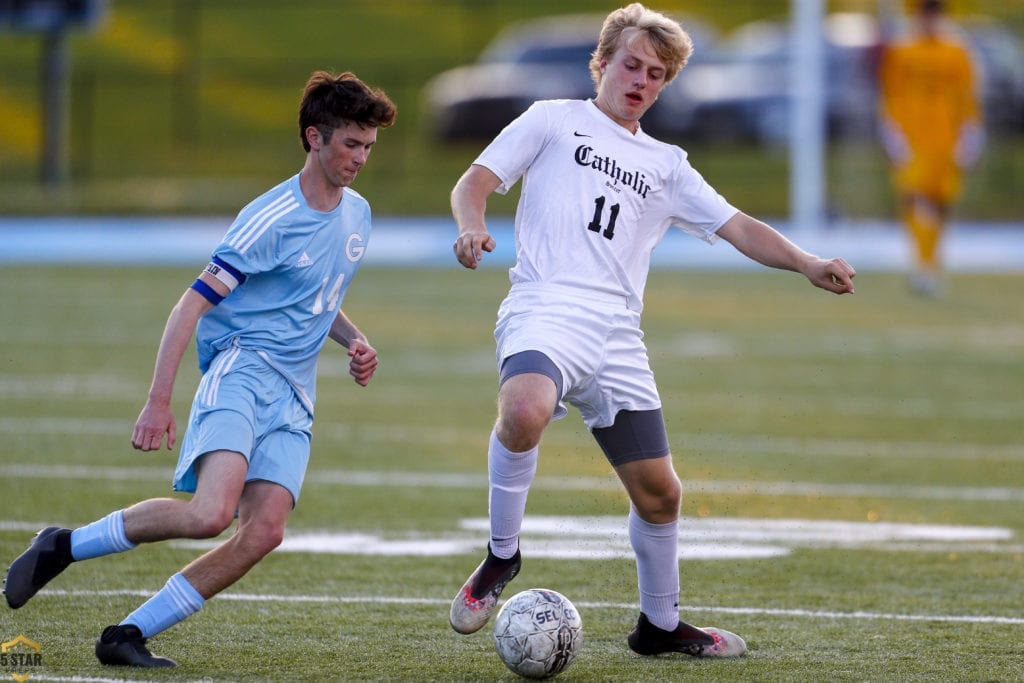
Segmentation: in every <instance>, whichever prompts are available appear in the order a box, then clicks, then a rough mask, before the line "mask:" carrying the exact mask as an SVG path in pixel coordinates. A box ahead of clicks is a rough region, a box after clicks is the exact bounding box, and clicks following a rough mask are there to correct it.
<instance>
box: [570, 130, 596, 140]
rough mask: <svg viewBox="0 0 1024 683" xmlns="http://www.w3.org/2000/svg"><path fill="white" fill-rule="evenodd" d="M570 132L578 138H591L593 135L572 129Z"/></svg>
mask: <svg viewBox="0 0 1024 683" xmlns="http://www.w3.org/2000/svg"><path fill="white" fill-rule="evenodd" d="M572 134H573V135H575V136H576V137H578V138H592V137H594V136H593V135H587V134H586V133H581V132H579V131H578V130H574V131H573V132H572Z"/></svg>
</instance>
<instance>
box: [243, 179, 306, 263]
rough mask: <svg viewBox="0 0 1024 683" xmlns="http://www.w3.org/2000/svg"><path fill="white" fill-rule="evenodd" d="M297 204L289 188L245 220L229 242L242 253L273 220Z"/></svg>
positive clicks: (296, 206) (294, 207)
mask: <svg viewBox="0 0 1024 683" xmlns="http://www.w3.org/2000/svg"><path fill="white" fill-rule="evenodd" d="M298 206H299V202H298V201H297V200H296V199H295V196H294V195H292V193H291V190H288V191H286V192H285V193H284V194H283V195H281V196H280V197H278V198H277V199H275V200H274V201H273V202H271V203H270V204H268V205H266V206H265V207H263V208H262V209H260V210H259V211H257V212H256V215H254V216H253V217H252V218H250V219H249V220H248V222H246V224H245V225H244V226H242V229H241V230H239V231H238V234H237V235H236V236H235V237H234V239H232V240H231V241H230V242H229V244H230V245H231V246H232V247H233V248H235V249H237V250H238V251H239V253H242V254H244V253H245V252H246V251H248V249H249V247H251V246H252V245H253V244H254V243H255V242H256V240H258V239H259V238H260V236H261V235H262V234H263V233H264V232H266V231H267V228H269V227H270V226H271V225H272V224H273V223H274V221H276V220H277V219H278V218H280V217H281V216H284V215H285V214H287V213H288V212H289V211H291V210H292V209H296V208H298Z"/></svg>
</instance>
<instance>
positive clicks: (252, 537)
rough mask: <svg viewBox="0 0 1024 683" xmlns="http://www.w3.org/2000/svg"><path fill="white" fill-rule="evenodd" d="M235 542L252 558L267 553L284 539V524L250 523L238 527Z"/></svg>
mask: <svg viewBox="0 0 1024 683" xmlns="http://www.w3.org/2000/svg"><path fill="white" fill-rule="evenodd" d="M236 540H237V542H238V544H239V546H240V547H241V548H244V552H246V553H247V554H248V555H250V556H251V557H252V558H253V560H254V561H255V560H259V559H260V558H262V557H263V556H265V555H267V554H269V553H270V552H271V551H273V550H274V549H275V548H277V547H278V546H279V545H281V542H282V541H284V525H283V524H273V523H250V524H246V525H244V526H242V527H240V528H239V530H238V534H237V539H236Z"/></svg>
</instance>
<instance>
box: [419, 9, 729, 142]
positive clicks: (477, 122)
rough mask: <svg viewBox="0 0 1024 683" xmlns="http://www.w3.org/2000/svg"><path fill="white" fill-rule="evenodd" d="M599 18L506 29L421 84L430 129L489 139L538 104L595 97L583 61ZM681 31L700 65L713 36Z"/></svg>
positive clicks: (692, 28) (452, 136) (697, 28)
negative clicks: (472, 57) (470, 58)
mask: <svg viewBox="0 0 1024 683" xmlns="http://www.w3.org/2000/svg"><path fill="white" fill-rule="evenodd" d="M603 21H604V15H599V14H582V15H564V16H556V17H546V18H542V19H533V20H528V21H525V22H520V23H516V24H513V25H510V26H509V27H507V28H506V29H504V30H503V31H501V32H500V33H499V34H498V35H497V36H496V37H495V38H494V40H492V41H491V43H490V44H489V45H488V46H487V47H486V48H485V49H484V51H483V52H482V53H481V54H480V57H479V58H478V59H477V61H476V63H474V64H471V65H466V66H459V67H456V68H454V69H450V70H448V71H445V72H442V73H440V74H438V75H437V76H435V77H434V78H432V79H431V80H430V81H429V82H428V83H427V84H426V85H425V86H424V93H425V104H426V112H427V115H428V116H429V117H430V119H431V120H432V128H433V130H434V132H435V133H436V134H437V136H438V137H440V138H441V139H442V140H480V139H490V138H492V137H494V136H495V135H496V134H497V133H498V132H500V131H501V129H502V128H504V127H505V126H506V125H507V124H508V123H510V122H511V121H512V120H513V119H515V118H516V117H517V116H519V115H520V114H522V113H523V112H524V111H526V110H527V109H528V108H529V106H530V105H531V104H533V103H534V102H535V101H537V100H546V99H563V98H564V99H586V98H589V97H592V96H593V95H594V83H593V81H592V80H591V78H590V69H589V68H588V64H589V63H590V56H591V53H592V52H593V51H594V48H595V47H596V45H597V36H598V33H599V32H600V30H601V23H602V22H603ZM683 26H684V27H685V28H686V30H687V32H688V33H689V34H690V37H691V38H692V40H693V43H694V55H693V57H692V58H691V63H693V62H700V61H701V59H702V58H703V57H704V56H705V55H706V54H708V53H709V52H710V50H711V47H710V46H711V44H712V42H713V35H714V33H713V32H712V31H711V30H710V29H709V28H708V27H706V26H705V25H703V24H701V23H699V22H696V21H684V22H683ZM687 68H689V67H687ZM685 72H686V69H684V70H683V73H685ZM676 80H678V79H676ZM674 85H675V83H673V84H672V85H671V86H670V87H672V86H674ZM659 106H660V105H659V103H655V105H654V106H653V107H652V108H651V111H650V112H648V115H647V116H648V117H652V115H653V114H654V112H655V110H656V109H657V108H658V107H659ZM655 118H656V117H652V120H654V119H655ZM644 128H645V129H648V127H647V118H646V117H645V119H644Z"/></svg>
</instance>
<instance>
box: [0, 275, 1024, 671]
mask: <svg viewBox="0 0 1024 683" xmlns="http://www.w3.org/2000/svg"><path fill="white" fill-rule="evenodd" d="M198 267H199V266H198V265H197V267H196V268H194V269H188V268H186V269H180V268H166V269H155V270H148V269H147V270H141V269H139V270H132V269H105V268H62V269H59V270H58V269H54V268H47V269H45V270H44V269H39V268H33V267H4V268H0V291H2V292H3V295H2V297H0V442H2V444H3V446H2V448H0V499H2V500H3V501H4V505H3V513H2V514H0V563H2V564H6V563H8V562H9V561H10V560H11V559H13V558H14V557H15V556H16V555H17V554H18V553H19V552H20V551H21V550H22V549H23V547H24V546H25V544H26V543H27V542H28V541H29V539H30V538H31V536H32V534H34V533H35V531H36V530H37V529H38V528H40V527H42V526H44V525H47V524H51V523H59V524H64V525H69V526H73V525H80V524H83V523H86V522H90V521H92V520H94V519H96V518H98V517H99V516H101V515H104V514H106V513H107V512H109V511H110V510H113V509H115V508H118V507H123V506H125V505H127V504H130V503H132V502H134V501H136V500H138V499H140V498H142V497H150V496H159V495H169V493H170V492H169V484H168V480H169V477H170V471H171V468H172V465H173V462H174V457H175V454H170V453H167V452H166V451H165V452H162V453H159V454H155V453H149V454H142V453H137V452H135V451H133V450H132V449H131V447H130V445H129V436H130V433H131V428H132V424H133V421H134V419H135V417H136V415H137V414H138V411H139V409H140V408H141V406H142V401H143V399H144V396H145V392H146V389H147V387H148V384H149V377H150V373H151V370H152V362H153V356H154V353H155V350H156V344H157V340H158V338H159V335H160V332H161V329H162V326H163V323H164V320H165V319H166V315H167V312H168V310H169V309H170V307H171V305H172V304H173V303H174V302H175V301H176V300H177V297H178V296H179V295H180V293H181V292H182V291H183V290H184V288H185V287H186V286H187V285H188V283H189V282H191V280H192V278H193V277H194V276H195V273H196V272H197V270H198ZM857 285H858V289H857V294H856V295H855V296H853V297H834V296H832V295H829V294H826V293H824V292H821V291H818V290H814V289H812V288H811V287H810V286H808V285H806V284H805V283H804V282H803V281H802V278H800V277H799V276H796V275H793V274H788V273H778V272H771V271H754V272H743V273H733V272H670V271H659V272H655V273H654V274H653V275H652V278H651V282H650V287H649V291H648V297H647V312H646V314H645V318H646V324H645V329H646V331H647V341H648V344H649V348H650V352H651V357H652V360H653V363H654V365H655V369H656V372H658V374H659V380H660V388H661V393H662V397H663V399H664V401H665V416H666V420H667V423H668V427H669V433H670V438H671V442H672V446H673V450H674V453H675V459H676V467H677V469H678V471H679V473H680V475H681V476H682V478H683V480H684V482H685V486H686V489H685V495H684V503H683V514H684V517H685V519H684V523H683V530H684V536H683V542H682V544H681V548H682V551H683V560H682V562H681V569H682V585H683V593H682V597H681V600H682V603H683V605H684V613H685V618H687V619H688V620H689V621H691V622H693V623H696V624H699V625H718V626H721V627H724V628H727V629H729V630H733V631H735V632H737V633H739V634H741V635H743V636H744V637H745V638H746V639H747V643H748V645H749V647H750V652H749V654H748V656H746V657H745V658H743V659H742V660H739V661H705V660H693V659H690V658H686V657H684V656H682V655H680V656H679V657H678V658H677V657H662V658H657V659H645V658H640V657H637V656H635V655H633V654H632V653H631V652H630V651H629V650H628V649H627V647H626V644H625V636H626V633H627V632H628V631H629V629H630V628H631V627H632V625H633V623H634V622H635V619H636V616H637V611H638V607H637V600H638V598H637V594H636V577H635V573H634V567H633V564H632V561H631V560H630V559H628V547H627V546H626V545H625V543H626V541H625V540H624V537H623V536H622V532H624V529H625V514H626V510H627V502H626V499H625V497H624V495H623V494H622V493H621V492H620V491H619V490H618V489H617V487H616V486H615V483H614V480H613V478H612V476H611V475H610V473H609V468H608V466H607V465H606V463H605V461H604V460H603V457H602V456H601V455H600V453H599V451H598V449H597V448H596V446H595V445H593V444H592V442H591V440H590V438H589V436H588V435H587V434H586V432H585V430H584V429H583V427H582V425H581V423H580V421H579V417H578V414H577V413H576V412H575V411H571V412H570V416H569V418H568V419H566V420H563V421H561V422H559V423H556V424H555V425H553V426H552V428H551V429H550V430H549V432H548V434H547V436H546V438H545V441H544V443H543V445H542V451H541V453H542V454H541V463H540V469H539V473H538V479H537V482H536V485H535V488H534V490H533V493H532V494H531V500H530V504H529V507H528V519H527V523H526V530H525V531H524V535H523V546H522V548H523V553H524V559H525V562H524V568H523V571H522V573H521V574H520V576H519V578H517V579H516V581H515V582H514V583H513V584H511V586H510V588H509V589H508V590H510V591H514V590H515V589H525V588H528V587H532V586H542V587H548V588H552V589H555V590H558V591H560V592H562V593H564V594H565V595H567V596H568V597H569V598H570V599H572V600H573V601H574V602H575V604H576V606H577V607H578V608H579V610H580V612H581V614H582V617H583V622H584V630H585V637H584V645H583V650H582V653H581V655H580V657H579V659H578V660H577V661H576V662H575V663H574V664H573V665H572V667H571V668H570V669H569V670H568V671H567V672H566V673H565V674H563V676H562V677H561V680H566V681H569V680H588V681H589V680H606V681H663V680H691V679H692V680H708V681H735V680H756V681H867V680H872V681H873V680H898V681H933V680H950V681H953V680H955V681H979V680H989V681H1011V680H1020V679H1022V678H1024V638H1022V637H1021V633H1022V627H1024V597H1022V592H1021V588H1020V586H1021V585H1022V581H1024V541H1022V534H1024V518H1022V516H1021V510H1022V509H1024V505H1022V504H1024V427H1022V422H1021V415H1022V414H1024V389H1022V387H1024V299H1022V298H1021V296H1020V292H1021V289H1022V285H1024V280H1022V278H1021V277H1019V276H996V275H966V274H961V275H956V276H954V277H952V278H951V280H950V282H949V288H948V292H947V294H946V296H945V297H944V298H942V299H938V300H933V301H929V300H921V299H916V298H913V297H911V296H910V295H909V294H908V293H906V291H905V288H904V286H903V282H902V280H900V279H899V278H898V277H897V276H896V275H892V274H880V273H871V272H865V273H861V275H860V276H859V277H858V279H857ZM505 286H506V277H505V274H504V271H503V270H500V269H485V270H481V271H479V272H469V271H463V270H461V269H458V268H457V267H456V266H454V264H453V267H452V268H450V269H437V270H394V269H374V268H365V269H364V270H363V271H362V273H361V274H360V275H359V278H358V279H357V281H356V282H355V283H354V284H353V285H352V287H351V289H350V290H349V294H348V299H347V301H346V303H345V309H346V311H347V312H348V313H349V314H350V315H351V316H352V317H353V318H354V319H355V320H356V321H357V322H358V323H359V324H360V325H361V326H362V327H363V328H364V330H365V331H366V332H367V333H368V334H369V335H370V337H371V340H372V341H373V342H374V343H375V345H376V346H377V348H378V350H379V351H380V353H381V365H380V368H379V370H378V373H377V376H376V377H375V379H374V381H373V382H372V384H371V385H370V387H368V388H365V389H362V388H359V387H357V386H356V385H355V384H354V383H353V382H352V381H351V380H350V378H349V377H348V375H347V372H346V371H347V367H346V358H345V356H344V355H343V353H341V351H340V349H337V348H333V349H328V351H327V352H326V354H325V356H324V357H323V360H322V362H321V381H320V387H319V393H320V403H319V405H318V421H317V426H316V427H315V434H316V438H315V439H314V442H313V459H312V463H311V467H310V471H309V473H308V476H307V480H306V486H305V489H304V491H303V497H302V499H301V501H300V503H299V507H298V508H297V509H296V512H295V514H294V516H293V518H292V522H291V526H290V529H289V536H288V539H287V540H286V546H287V547H290V548H291V550H288V549H287V547H286V548H282V549H280V550H279V551H277V552H275V553H273V554H272V555H271V556H269V557H268V558H267V559H266V560H265V561H264V562H263V563H262V564H261V565H259V566H257V567H256V569H254V570H253V571H252V572H251V573H250V574H249V575H248V576H247V577H246V578H244V579H243V580H242V581H241V582H240V583H238V584H237V585H236V586H234V587H233V588H232V589H230V590H229V591H228V592H226V593H225V594H223V595H222V596H220V597H218V598H216V599H214V600H212V601H210V602H209V603H208V604H207V606H206V607H205V608H204V609H203V610H202V611H201V612H200V613H199V614H197V615H195V616H194V617H193V618H192V619H190V620H189V621H188V622H187V623H185V624H183V625H179V626H178V627H175V628H173V629H171V630H169V631H167V632H165V633H163V634H161V635H159V636H157V637H156V638H155V639H153V640H152V641H151V643H150V646H151V647H152V649H153V651H154V652H155V653H157V654H161V655H166V656H170V657H173V658H175V659H177V660H178V661H179V663H180V666H179V667H178V668H177V669H174V670H162V671H140V670H112V669H109V668H105V667H102V666H100V665H99V664H97V663H96V661H95V658H94V656H93V654H92V648H93V642H94V640H95V638H96V637H97V635H98V634H99V632H100V631H101V630H102V628H103V627H104V626H106V625H107V624H111V623H116V622H117V621H119V620H120V619H121V618H122V617H123V616H125V615H126V614H127V613H128V612H130V611H131V610H132V609H134V608H135V607H136V606H137V605H138V604H139V603H140V602H141V601H142V599H143V598H144V597H145V596H147V595H149V594H151V593H152V592H154V591H156V590H158V589H159V588H160V587H161V586H162V585H163V583H164V581H165V580H166V579H167V577H168V576H169V575H170V574H171V573H173V572H174V571H176V570H177V569H178V568H179V567H180V566H182V565H184V564H185V563H186V562H188V561H189V560H190V559H191V558H193V557H194V556H195V555H196V554H197V553H198V552H199V550H198V549H197V548H195V547H189V546H186V545H184V544H159V545H155V546H149V547H143V548H139V549H136V550H135V551H133V552H130V553H126V554H122V555H118V556H115V557H107V558H102V559H98V560H94V561H91V562H86V563H82V564H79V565H74V566H72V567H70V568H69V569H68V570H67V572H66V573H65V574H64V575H62V576H61V577H60V578H58V579H57V580H56V581H54V582H53V583H52V584H51V585H50V586H49V587H48V588H47V589H46V590H45V591H44V592H42V593H41V594H40V595H39V596H37V597H36V598H35V599H34V600H33V601H32V602H30V603H29V604H28V605H26V606H25V607H24V608H22V609H21V610H18V611H16V612H14V611H11V610H8V609H7V608H6V606H0V640H3V641H10V640H12V639H14V638H15V637H16V636H18V635H24V636H26V637H27V638H30V639H32V640H34V641H36V642H38V643H39V644H40V645H41V647H42V661H43V666H42V667H35V668H32V669H30V670H29V669H20V670H19V669H15V668H10V667H7V668H3V669H0V678H5V677H6V676H7V675H13V674H19V675H23V674H26V673H27V674H30V676H31V678H30V680H33V681H35V680H40V681H41V680H59V681H109V680H147V681H149V680H153V681H198V680H216V681H226V680H233V681H271V680H273V681H332V680H379V679H387V680H409V681H422V680H445V681H462V680H511V674H509V672H507V671H506V669H505V668H504V666H503V665H502V664H501V662H500V661H499V660H498V658H497V655H496V654H495V652H494V649H493V646H492V644H491V639H490V630H489V629H485V630H484V631H482V632H480V633H478V634H476V635H473V636H468V637H464V636H458V635H456V634H455V633H454V632H453V631H452V630H451V629H450V628H449V626H448V623H447V611H448V601H449V600H450V599H451V597H452V595H454V593H455V591H456V590H457V589H458V588H459V586H460V585H461V583H462V581H463V580H464V578H465V576H466V575H467V574H468V573H469V572H470V571H471V570H472V569H473V568H474V567H475V566H476V564H477V562H478V561H479V559H480V555H481V551H482V548H483V544H484V542H485V536H486V535H485V533H484V532H482V531H480V530H479V524H481V522H482V520H483V518H484V517H485V515H486V490H485V486H484V482H485V450H484V449H485V445H486V439H487V435H488V430H489V426H490V423H491V420H492V419H493V403H494V390H495V386H494V372H493V346H492V340H491V326H492V323H493V319H494V314H495V310H496V307H497V305H498V302H499V301H500V299H501V297H502V296H503V294H504V291H505ZM196 380H197V373H196V370H195V369H194V353H192V354H190V355H189V357H188V359H187V362H186V366H185V368H184V370H183V371H182V373H181V375H180V377H179V383H178V392H177V395H176V406H177V416H178V419H179V422H184V420H185V418H186V413H187V407H188V404H189V401H190V399H191V393H192V390H193V388H194V384H195V382H196ZM541 516H544V517H546V518H553V519H550V520H548V521H551V522H552V523H553V525H554V526H555V527H556V528H557V529H560V530H561V531H552V530H551V529H550V528H548V527H545V526H544V525H543V524H541V523H542V522H543V521H545V520H543V519H540V517H541ZM787 520H788V521H787ZM616 525H618V526H616ZM608 529H611V531H609V530H608ZM616 530H617V531H616ZM314 534H319V535H317V536H314ZM315 543H318V544H319V546H318V547H319V548H320V549H321V550H330V552H309V551H308V550H307V551H301V550H299V547H300V546H301V547H307V548H308V547H310V546H311V545H313V544H315ZM304 544H305V545H304ZM584 548H591V549H603V550H604V551H605V552H609V553H610V554H611V555H612V556H613V557H612V559H603V560H600V561H597V560H591V559H585V558H582V557H579V556H576V557H572V558H562V559H553V558H548V557H544V558H541V557H538V555H539V554H542V553H543V554H550V553H555V554H557V553H559V552H570V553H571V552H572V551H579V550H581V549H584ZM413 553H418V554H413ZM425 553H432V554H425ZM716 553H718V554H723V553H724V554H729V553H731V554H732V555H733V556H731V557H730V558H728V559H706V558H708V557H709V556H710V555H714V554H716ZM620 555H625V557H622V558H621V559H620V558H619V556H620ZM507 595H511V593H507Z"/></svg>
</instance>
